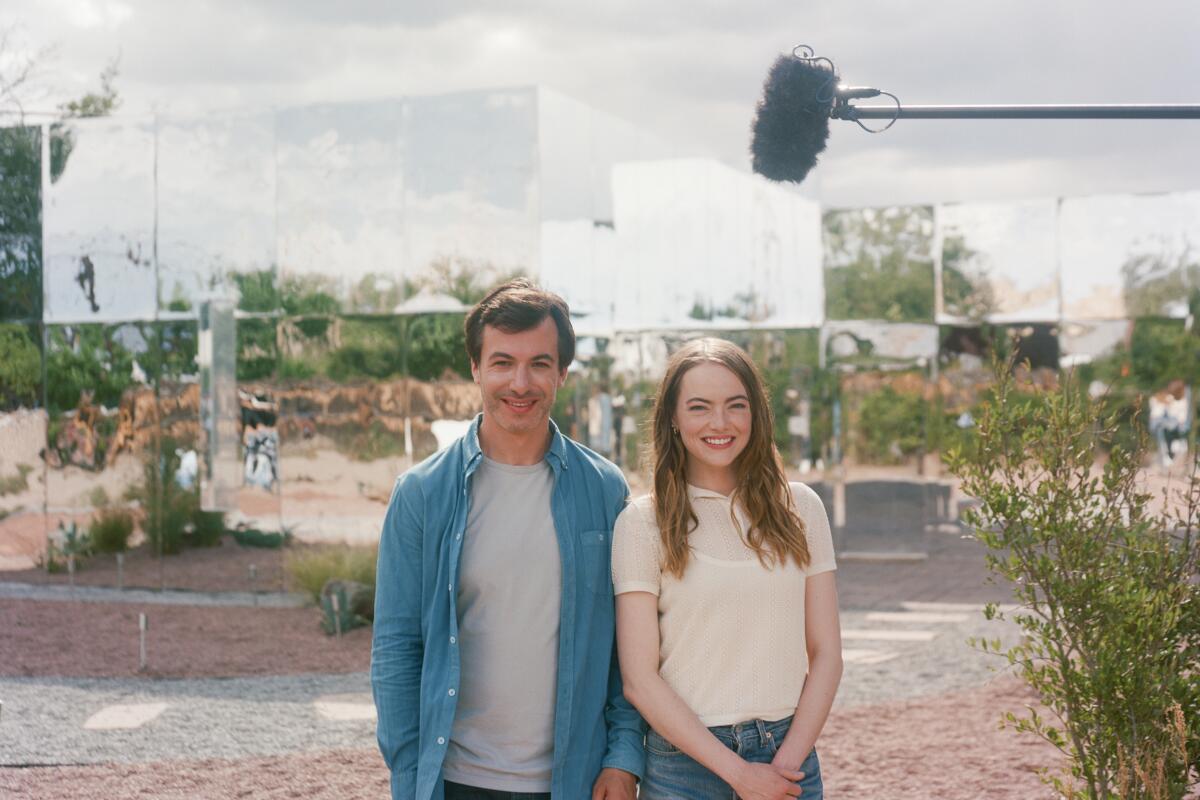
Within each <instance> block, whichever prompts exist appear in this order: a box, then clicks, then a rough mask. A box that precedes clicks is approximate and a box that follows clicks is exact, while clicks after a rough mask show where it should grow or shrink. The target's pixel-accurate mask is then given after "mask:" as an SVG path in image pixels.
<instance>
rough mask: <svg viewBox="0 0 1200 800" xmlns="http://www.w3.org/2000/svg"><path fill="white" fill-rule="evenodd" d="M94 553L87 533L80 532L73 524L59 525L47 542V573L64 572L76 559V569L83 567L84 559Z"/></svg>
mask: <svg viewBox="0 0 1200 800" xmlns="http://www.w3.org/2000/svg"><path fill="white" fill-rule="evenodd" d="M91 553H92V540H91V538H90V537H89V535H88V532H87V531H80V530H79V526H78V525H76V524H75V523H74V522H72V523H71V524H69V525H64V524H63V523H61V522H60V523H58V529H57V530H56V531H54V533H52V534H50V537H49V539H48V540H47V541H46V553H45V562H44V565H45V567H46V571H47V572H62V571H64V570H67V569H69V568H70V565H71V557H72V556H73V557H74V561H75V568H76V569H79V568H81V567H82V566H83V559H85V558H86V557H87V556H89V555H91Z"/></svg>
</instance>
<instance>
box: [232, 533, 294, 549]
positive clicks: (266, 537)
mask: <svg viewBox="0 0 1200 800" xmlns="http://www.w3.org/2000/svg"><path fill="white" fill-rule="evenodd" d="M229 535H230V536H232V537H233V540H234V541H235V542H237V543H238V544H240V545H241V546H242V547H262V548H266V549H269V550H278V549H279V548H280V547H283V546H284V545H285V544H287V543H288V542H289V541H291V536H289V535H288V534H287V532H284V533H275V532H268V531H260V530H258V529H257V528H235V529H233V530H231V531H229Z"/></svg>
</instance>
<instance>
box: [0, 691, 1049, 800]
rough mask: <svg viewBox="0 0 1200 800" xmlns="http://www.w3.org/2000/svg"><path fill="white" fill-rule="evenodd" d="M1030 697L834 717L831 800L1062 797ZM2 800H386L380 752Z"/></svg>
mask: <svg viewBox="0 0 1200 800" xmlns="http://www.w3.org/2000/svg"><path fill="white" fill-rule="evenodd" d="M1030 699H1031V697H1030V695H1029V693H1028V690H1026V689H1025V688H1024V687H1022V686H1020V685H1019V684H1017V683H1016V682H1015V681H1014V680H1012V679H1003V680H1000V681H996V682H994V683H993V684H991V685H988V686H984V687H976V688H974V689H971V690H966V691H960V692H952V693H949V694H943V695H938V696H933V697H927V698H924V699H922V700H919V701H907V702H899V703H885V704H879V705H869V706H860V707H857V708H853V709H842V710H835V711H834V713H833V715H832V716H831V717H830V720H829V723H828V725H827V726H826V729H825V733H824V734H823V735H822V737H821V740H820V742H819V743H818V749H819V752H820V755H821V762H822V774H823V776H824V781H825V789H826V793H827V796H829V797H845V798H872V799H873V798H887V799H888V800H927V799H928V798H939V800H977V798H995V799H996V800H1038V798H1052V797H1053V796H1054V795H1053V793H1052V792H1051V791H1050V790H1048V789H1047V788H1046V787H1045V786H1043V785H1042V784H1041V782H1040V781H1039V779H1038V778H1037V776H1036V774H1035V771H1034V770H1035V769H1037V768H1038V767H1046V766H1054V765H1057V764H1058V758H1057V751H1055V750H1054V749H1053V748H1052V747H1050V746H1049V745H1047V744H1044V743H1042V742H1040V741H1039V740H1037V739H1036V738H1034V737H1031V736H1019V735H1017V734H1015V733H1013V732H1012V731H1007V730H1000V729H999V728H998V726H997V724H996V720H997V719H998V717H999V715H1000V713H1001V712H1002V711H1003V710H1005V709H1010V708H1020V707H1021V706H1022V705H1023V704H1024V703H1026V702H1029V701H1030ZM0 795H3V796H6V797H9V796H11V797H17V798H28V800H59V798H64V797H71V798H115V797H120V798H134V799H136V800H143V799H145V800H149V798H163V799H165V800H176V799H177V798H197V800H218V799H220V800H224V798H270V799H272V800H279V799H282V798H312V799H313V800H355V799H356V798H384V797H387V771H386V769H385V767H384V765H383V763H382V760H381V759H380V756H379V753H378V751H377V750H376V749H375V748H374V746H373V745H364V746H362V747H357V748H353V749H340V750H329V751H325V752H319V753H318V752H301V753H291V754H288V755H281V756H273V757H253V758H241V759H234V760H213V759H202V760H197V759H187V760H177V761H160V762H146V763H140V764H103V765H95V766H69V767H33V768H24V769H0Z"/></svg>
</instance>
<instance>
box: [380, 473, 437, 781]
mask: <svg viewBox="0 0 1200 800" xmlns="http://www.w3.org/2000/svg"><path fill="white" fill-rule="evenodd" d="M410 474H411V473H410ZM424 505H425V504H424V497H423V496H422V494H421V487H420V484H419V483H418V482H417V481H416V479H414V478H410V477H409V474H406V475H404V476H402V477H401V478H400V480H399V481H398V482H397V483H396V488H395V490H394V491H393V492H392V499H391V502H390V503H389V504H388V511H387V517H386V518H385V519H384V522H383V533H382V535H381V536H380V538H379V564H378V567H377V569H376V578H375V622H374V629H373V633H372V637H373V638H372V642H371V689H372V691H373V693H374V696H375V709H376V711H377V713H378V717H379V720H378V723H377V726H376V736H377V738H378V740H379V750H380V752H382V753H383V760H384V762H386V763H387V766H388V769H389V770H391V773H392V797H393V798H410V797H415V796H416V782H417V755H418V746H417V742H418V732H419V729H420V710H421V661H422V658H423V655H424V649H425V647H424V641H423V639H422V635H421V565H422V559H421V551H422V546H421V542H422V538H423V533H424Z"/></svg>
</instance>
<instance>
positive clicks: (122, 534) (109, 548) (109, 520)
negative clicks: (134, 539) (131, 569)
mask: <svg viewBox="0 0 1200 800" xmlns="http://www.w3.org/2000/svg"><path fill="white" fill-rule="evenodd" d="M132 533H133V514H132V513H131V512H130V511H128V510H126V509H124V508H104V509H101V510H100V511H98V512H96V516H95V517H94V518H93V519H92V526H91V528H89V529H88V535H89V536H90V537H91V540H92V547H93V548H95V550H96V552H97V553H123V552H125V550H126V549H127V548H128V547H129V536H130V535H131V534H132Z"/></svg>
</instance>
